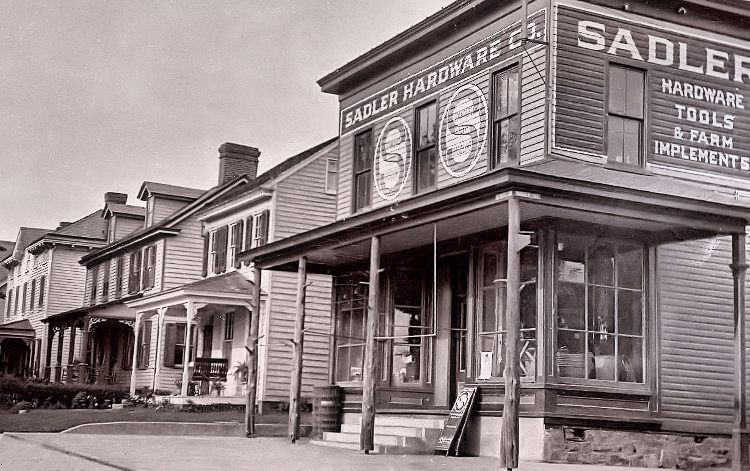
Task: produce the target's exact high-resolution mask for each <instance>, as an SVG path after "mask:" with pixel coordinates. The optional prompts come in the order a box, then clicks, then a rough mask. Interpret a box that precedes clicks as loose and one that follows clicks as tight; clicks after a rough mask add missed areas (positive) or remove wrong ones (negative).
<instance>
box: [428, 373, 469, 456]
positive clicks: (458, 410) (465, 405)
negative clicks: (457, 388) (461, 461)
mask: <svg viewBox="0 0 750 471" xmlns="http://www.w3.org/2000/svg"><path fill="white" fill-rule="evenodd" d="M476 394H477V388H476V386H475V387H463V388H461V392H459V393H458V396H457V397H456V402H454V403H453V407H452V408H451V413H450V415H449V416H448V420H446V421H445V426H444V427H443V432H442V433H441V434H440V438H439V439H438V442H437V445H435V454H437V453H438V452H442V453H445V454H446V456H447V455H451V454H453V455H454V456H458V450H459V449H460V445H461V438H462V437H463V434H464V429H465V428H466V421H467V420H468V418H469V412H470V411H471V408H472V407H473V405H474V398H475V397H476Z"/></svg>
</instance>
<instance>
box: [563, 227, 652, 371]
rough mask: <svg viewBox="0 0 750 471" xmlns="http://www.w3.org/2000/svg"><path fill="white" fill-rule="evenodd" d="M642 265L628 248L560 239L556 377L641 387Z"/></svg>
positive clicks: (640, 252) (638, 253)
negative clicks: (639, 384) (636, 384)
mask: <svg viewBox="0 0 750 471" xmlns="http://www.w3.org/2000/svg"><path fill="white" fill-rule="evenodd" d="M644 261H645V251H644V248H643V246H640V245H635V244H633V243H630V242H628V243H624V242H623V243H620V242H616V241H611V242H610V241H602V240H593V239H587V238H584V237H580V236H577V237H576V236H561V237H559V239H558V244H557V287H556V289H557V295H556V298H557V313H556V314H557V336H556V350H555V371H556V372H557V375H558V376H560V377H564V378H577V379H580V380H597V381H601V380H604V381H615V382H620V383H644V381H645V380H644V371H645V363H644V358H645V337H644V325H645V311H646V310H645V308H644V306H645V300H646V290H645V289H644V272H645V268H644V267H645V265H644Z"/></svg>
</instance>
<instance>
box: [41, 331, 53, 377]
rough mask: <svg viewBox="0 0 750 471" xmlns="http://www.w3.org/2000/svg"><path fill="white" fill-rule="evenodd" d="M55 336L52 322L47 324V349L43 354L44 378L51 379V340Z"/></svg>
mask: <svg viewBox="0 0 750 471" xmlns="http://www.w3.org/2000/svg"><path fill="white" fill-rule="evenodd" d="M54 338H55V329H54V328H53V327H52V324H48V325H47V351H46V352H45V355H44V357H45V358H44V379H45V380H47V381H52V380H53V379H54V375H53V374H52V342H53V341H54Z"/></svg>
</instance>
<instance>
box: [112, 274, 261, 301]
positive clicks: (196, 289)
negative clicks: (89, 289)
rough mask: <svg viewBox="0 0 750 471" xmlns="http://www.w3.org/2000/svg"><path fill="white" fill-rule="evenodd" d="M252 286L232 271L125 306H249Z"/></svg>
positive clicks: (155, 294) (250, 282) (243, 277)
mask: <svg viewBox="0 0 750 471" xmlns="http://www.w3.org/2000/svg"><path fill="white" fill-rule="evenodd" d="M252 288H253V282H252V281H250V280H248V279H247V278H245V276H244V275H242V274H241V273H240V272H237V271H233V272H229V273H225V274H223V275H220V276H212V277H210V278H205V279H203V280H199V281H196V282H193V283H189V284H186V285H182V286H178V287H177V288H172V289H169V290H166V291H162V292H159V293H154V294H152V295H149V296H145V297H142V298H140V299H135V300H132V301H128V302H126V303H125V304H126V305H127V306H128V307H129V308H133V309H135V310H137V311H147V310H151V309H157V308H160V307H167V306H174V305H175V304H181V303H185V302H187V301H193V302H197V303H206V304H224V305H235V306H249V305H250V304H251V302H252V298H253V295H252V293H253V290H252Z"/></svg>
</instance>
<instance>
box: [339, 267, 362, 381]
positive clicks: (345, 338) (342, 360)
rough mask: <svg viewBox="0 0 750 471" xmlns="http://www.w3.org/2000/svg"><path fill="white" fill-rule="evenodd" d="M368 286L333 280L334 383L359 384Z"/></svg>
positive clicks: (357, 281) (355, 282) (346, 279)
mask: <svg viewBox="0 0 750 471" xmlns="http://www.w3.org/2000/svg"><path fill="white" fill-rule="evenodd" d="M367 291H368V290H367V285H366V284H363V283H360V282H359V280H357V279H354V278H337V279H336V381H337V382H346V381H362V365H363V361H364V358H365V328H366V324H367V323H366V322H365V320H366V318H367Z"/></svg>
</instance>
